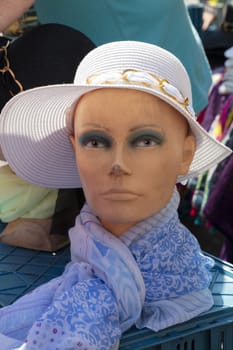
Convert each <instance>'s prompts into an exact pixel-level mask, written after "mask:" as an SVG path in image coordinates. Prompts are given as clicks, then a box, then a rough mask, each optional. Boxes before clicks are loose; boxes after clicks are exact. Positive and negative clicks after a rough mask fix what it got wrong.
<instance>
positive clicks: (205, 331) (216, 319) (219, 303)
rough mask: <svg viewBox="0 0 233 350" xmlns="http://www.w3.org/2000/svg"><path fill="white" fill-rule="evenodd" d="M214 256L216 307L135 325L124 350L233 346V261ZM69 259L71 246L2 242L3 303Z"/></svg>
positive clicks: (56, 272)
mask: <svg viewBox="0 0 233 350" xmlns="http://www.w3.org/2000/svg"><path fill="white" fill-rule="evenodd" d="M212 258H213V259H214V260H215V266H214V268H213V269H212V283H211V286H210V288H211V290H212V294H213V296H214V307H213V308H212V309H211V310H209V311H208V312H206V313H204V314H202V315H200V316H198V317H196V318H194V319H192V320H190V321H187V322H184V323H182V324H179V325H176V326H173V327H170V328H167V329H166V330H164V331H160V332H158V333H154V332H152V331H149V330H147V329H143V330H137V329H135V328H132V329H130V330H129V331H128V332H126V333H125V334H124V335H123V337H122V339H121V343H120V350H233V265H231V264H228V263H225V262H223V261H221V260H219V259H217V258H215V257H212ZM69 259H70V253H69V248H65V249H62V250H59V251H58V252H56V253H46V252H39V251H33V250H29V249H23V248H15V247H10V246H8V245H5V244H2V243H0V306H5V305H7V304H9V303H12V302H13V301H15V300H16V299H17V298H19V297H20V296H21V295H23V294H25V293H27V292H29V291H30V290H32V289H34V288H35V287H37V286H38V285H40V284H41V283H44V282H46V281H48V280H50V279H51V278H53V277H56V276H58V275H60V274H61V273H62V271H63V269H64V266H65V264H66V263H67V262H68V261H69Z"/></svg>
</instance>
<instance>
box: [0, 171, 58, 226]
mask: <svg viewBox="0 0 233 350" xmlns="http://www.w3.org/2000/svg"><path fill="white" fill-rule="evenodd" d="M57 194H58V190H54V189H48V188H43V187H39V186H35V185H31V184H29V183H28V182H26V181H24V180H22V179H20V178H19V177H18V176H16V175H15V174H14V173H13V171H12V170H11V169H10V167H9V166H8V165H5V166H2V167H0V220H1V221H2V222H11V221H13V220H16V219H18V218H33V219H44V218H49V217H51V216H53V214H54V210H55V204H56V199H57Z"/></svg>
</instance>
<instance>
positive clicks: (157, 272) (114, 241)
mask: <svg viewBox="0 0 233 350" xmlns="http://www.w3.org/2000/svg"><path fill="white" fill-rule="evenodd" d="M178 204H179V195H178V193H177V192H176V191H174V193H173V195H172V198H171V200H170V202H169V203H168V205H167V206H166V208H164V209H163V210H162V211H161V212H160V213H158V214H156V215H153V216H151V217H149V218H148V219H146V220H144V221H142V222H139V223H138V224H137V225H136V226H134V227H133V228H132V229H130V230H129V231H127V232H126V233H125V234H123V236H121V238H120V239H119V238H116V237H115V236H113V235H112V234H111V233H109V232H108V231H106V230H105V229H104V228H103V227H102V225H101V224H100V222H99V220H98V219H97V218H96V217H95V215H94V214H93V213H92V212H91V210H90V208H89V207H88V206H87V205H85V206H84V208H83V209H82V211H81V213H80V216H78V217H77V219H76V223H75V226H74V228H72V229H71V230H70V232H69V234H70V239H71V258H72V261H71V262H70V263H69V264H68V265H67V266H66V269H65V271H64V273H63V275H62V276H60V277H58V278H56V279H53V280H52V281H50V282H49V283H47V284H44V285H42V286H40V287H38V288H37V289H36V290H35V291H34V292H32V293H31V294H28V295H26V296H24V297H22V298H20V299H19V300H18V301H17V302H15V303H14V304H13V305H10V306H8V307H5V308H3V309H0V332H1V333H0V343H1V349H2V350H13V349H18V350H39V349H43V350H68V349H72V350H73V349H80V350H83V349H86V348H87V349H88V350H92V349H93V350H94V349H95V350H97V349H98V350H108V349H112V347H113V346H114V344H116V343H117V341H118V340H119V338H120V337H121V334H122V332H124V331H125V330H126V329H128V328H129V327H131V326H132V325H133V324H136V325H137V326H138V327H139V328H142V327H145V326H146V327H149V328H151V329H153V330H159V329H161V328H164V327H167V326H170V325H172V324H175V323H179V322H183V321H185V320H186V319H189V318H192V317H194V316H196V315H197V314H199V313H200V312H202V311H205V310H208V309H209V308H210V307H211V305H212V298H211V293H210V292H209V291H208V285H209V283H210V279H211V275H210V272H209V270H210V268H211V266H212V264H213V262H212V260H211V259H209V258H206V257H205V256H204V255H203V254H202V253H201V251H200V247H199V245H198V243H197V241H196V239H195V238H194V237H193V236H192V235H191V234H190V232H189V231H188V230H187V229H186V228H185V227H184V226H183V225H182V224H181V223H180V222H179V219H178V215H177V207H178Z"/></svg>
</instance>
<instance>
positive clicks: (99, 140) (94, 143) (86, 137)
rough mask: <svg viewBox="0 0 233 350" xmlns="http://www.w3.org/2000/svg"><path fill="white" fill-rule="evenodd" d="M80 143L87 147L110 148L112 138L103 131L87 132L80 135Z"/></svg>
mask: <svg viewBox="0 0 233 350" xmlns="http://www.w3.org/2000/svg"><path fill="white" fill-rule="evenodd" d="M79 144H80V145H81V146H83V147H85V148H110V147H111V145H112V140H111V139H110V137H109V136H107V135H105V134H104V133H101V132H92V131H91V132H86V133H84V134H82V135H81V136H80V137H79Z"/></svg>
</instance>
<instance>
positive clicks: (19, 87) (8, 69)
mask: <svg viewBox="0 0 233 350" xmlns="http://www.w3.org/2000/svg"><path fill="white" fill-rule="evenodd" d="M9 43H10V41H8V43H7V44H6V45H5V46H2V47H0V52H3V64H4V66H3V68H0V73H2V75H3V82H4V84H5V85H8V83H7V79H6V75H7V74H9V76H10V78H11V79H12V81H13V82H14V84H15V85H16V87H17V90H18V91H17V92H13V90H12V89H11V88H10V87H9V86H8V89H9V93H10V95H11V96H14V95H17V94H18V93H19V92H21V91H23V85H22V84H21V83H20V82H19V80H18V79H16V77H15V74H14V72H13V70H12V69H11V67H10V61H9V59H8V56H7V48H8V46H9Z"/></svg>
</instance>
